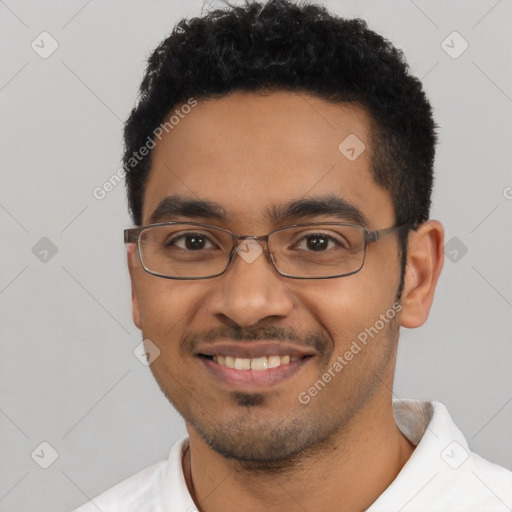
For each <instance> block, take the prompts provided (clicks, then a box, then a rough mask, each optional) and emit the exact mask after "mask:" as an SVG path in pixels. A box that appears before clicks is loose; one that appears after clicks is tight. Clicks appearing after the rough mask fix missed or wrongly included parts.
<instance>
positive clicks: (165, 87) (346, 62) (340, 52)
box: [123, 0, 436, 256]
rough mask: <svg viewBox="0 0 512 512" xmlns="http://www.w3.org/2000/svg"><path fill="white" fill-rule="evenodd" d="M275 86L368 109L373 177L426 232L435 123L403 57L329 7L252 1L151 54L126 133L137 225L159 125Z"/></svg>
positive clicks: (186, 30)
mask: <svg viewBox="0 0 512 512" xmlns="http://www.w3.org/2000/svg"><path fill="white" fill-rule="evenodd" d="M268 90H285V91H296V92H304V93H309V94H312V95H315V96H317V97H320V98H322V99H325V100H327V101H329V102H336V103H354V104H358V105H361V106H363V107H364V108H365V109H366V111H367V112H368V113H369V115H370V118H371V120H372V127H371V147H370V148H369V150H370V155H371V159H370V162H371V167H372V172H373V176H374V179H375V181H376V183H377V184H379V185H380V186H382V187H383V188H384V189H386V190H388V191H389V192H390V195H391V198H392V202H393V206H394V210H395V222H396V224H405V223H409V224H411V225H412V226H417V225H419V224H421V223H422V222H424V221H426V220H427V219H428V217H429V210H430V196H431V191H432V181H433V163H434V154H435V144H436V127H435V124H434V121H433V118H432V109H431V106H430V104H429V102H428V100H427V98H426V96H425V93H424V91H423V89H422V85H421V82H420V81H419V80H418V79H417V78H415V77H414V76H411V75H410V74H409V70H408V66H407V63H406V62H405V59H404V56H403V54H402V52H401V51H400V50H398V49H397V48H395V47H394V46H393V45H392V44H391V43H390V42H389V41H387V40H386V39H384V38H383V37H382V36H380V35H378V34H376V33H375V32H373V31H371V30H370V29H368V28H367V25H366V23H365V22H364V21H363V20H360V19H344V18H340V17H337V16H335V15H332V14H330V13H329V12H328V11H327V10H326V8H325V7H323V6H319V5H315V4H306V3H294V2H292V1H289V0H269V1H267V2H259V1H254V0H246V2H245V4H244V5H242V6H236V5H230V4H227V3H226V8H225V9H217V10H214V11H212V12H210V13H208V14H206V15H204V16H201V17H196V18H192V19H189V20H186V19H185V20H182V21H180V22H179V23H178V25H177V26H176V27H175V28H174V30H173V31H172V33H171V34H170V35H169V37H167V38H166V39H165V40H164V41H162V43H161V44H160V45H159V46H158V47H157V48H156V50H155V51H154V52H153V54H152V55H151V56H150V58H149V61H148V66H147V70H146V73H145V76H144V79H143V81H142V84H141V87H140V93H139V98H138V102H137V104H136V106H135V108H134V109H133V110H132V112H131V115H130V117H129V118H128V120H127V122H126V124H125V130H124V139H125V152H124V159H123V163H124V169H125V171H126V173H125V174H126V183H127V192H128V202H129V208H130V211H131V214H132V218H133V221H134V222H135V224H137V225H140V224H141V223H142V205H143V196H144V186H145V184H146V182H147V178H148V174H149V171H150V168H151V152H145V153H147V154H146V156H144V157H141V156H140V154H139V150H140V148H142V147H144V146H146V145H147V144H148V141H153V142H154V138H155V137H154V130H155V128H157V127H158V126H159V125H160V124H161V123H162V122H163V121H164V119H165V117H166V116H167V115H168V114H169V113H170V112H171V111H172V109H174V108H175V107H177V106H179V105H181V104H183V103H186V102H187V100H190V98H196V99H200V98H210V97H222V96H225V95H227V94H229V93H231V92H234V91H248V92H257V91H268ZM153 145H154V144H153ZM135 154H136V155H137V159H135V158H134V155H135ZM402 248H403V249H404V248H405V249H406V246H405V247H404V246H403V247H402ZM402 256H404V254H402Z"/></svg>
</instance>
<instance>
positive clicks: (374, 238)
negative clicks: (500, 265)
mask: <svg viewBox="0 0 512 512" xmlns="http://www.w3.org/2000/svg"><path fill="white" fill-rule="evenodd" d="M176 224H186V225H191V226H198V227H203V228H213V229H216V230H220V231H223V232H225V233H227V234H228V235H230V236H231V240H232V244H233V246H232V248H231V251H230V253H229V256H228V262H227V264H226V266H225V268H224V270H223V271H222V272H219V273H217V274H212V275H209V276H200V277H176V276H167V275H165V274H160V273H158V272H153V271H151V270H149V269H148V268H147V267H146V265H145V263H144V261H143V259H142V255H141V251H140V235H141V233H142V232H144V231H146V230H147V229H151V228H156V227H161V226H173V225H176ZM302 226H347V227H355V228H358V229H360V230H361V231H362V232H363V236H364V248H363V259H362V261H361V265H360V267H359V268H358V269H357V270H354V271H352V272H349V273H348V274H339V275H334V276H321V277H297V276H292V275H288V274H285V273H283V272H281V271H280V270H279V269H278V268H277V265H276V262H275V261H274V257H273V255H272V253H271V252H270V251H269V248H268V239H269V237H270V236H271V235H273V234H274V233H276V232H278V231H282V230H284V229H289V228H295V227H302ZM406 228H407V229H410V228H411V225H410V224H401V225H399V226H392V227H389V228H383V229H376V230H368V229H366V228H365V227H364V226H360V225H358V224H349V223H345V222H307V223H300V224H291V225H289V226H282V227H280V228H277V229H274V230H273V231H271V232H270V233H268V234H266V235H261V236H254V235H238V234H236V233H233V232H232V231H229V230H228V229H225V228H221V227H220V226H213V225H211V224H203V223H201V222H184V221H173V222H159V223H156V224H146V225H145V226H138V227H134V228H127V229H125V230H124V243H125V244H135V246H136V248H137V256H138V258H139V261H140V263H141V265H142V268H143V269H144V270H145V271H146V272H147V273H148V274H151V275H153V276H156V277H162V278H163V279H173V280H179V281H194V280H199V279H213V278H214V277H219V276H221V275H222V274H224V273H225V272H226V270H227V269H228V268H229V266H230V265H231V262H232V261H233V259H234V255H235V252H236V249H237V247H238V246H239V245H240V244H238V243H237V242H238V241H239V240H242V241H243V240H247V239H249V240H254V241H260V240H261V241H263V242H264V243H265V249H264V251H265V254H266V255H267V259H268V260H269V261H270V262H271V263H272V266H273V267H274V268H275V269H276V272H277V273H278V274H279V275H280V276H283V277H288V278H290V279H335V278H338V277H347V276H351V275H353V274H356V273H357V272H359V271H360V270H361V269H362V268H363V266H364V263H365V260H366V246H367V244H369V243H373V242H378V241H379V240H381V239H382V238H384V237H386V236H388V235H391V234H393V233H398V232H400V231H402V230H403V229H406Z"/></svg>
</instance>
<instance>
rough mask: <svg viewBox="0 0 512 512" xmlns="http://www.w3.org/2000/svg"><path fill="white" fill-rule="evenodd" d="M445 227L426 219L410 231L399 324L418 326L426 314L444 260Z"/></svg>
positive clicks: (411, 326)
mask: <svg viewBox="0 0 512 512" xmlns="http://www.w3.org/2000/svg"><path fill="white" fill-rule="evenodd" d="M443 246H444V229H443V226H442V225H441V223H440V222H438V221H435V220H429V221H427V222H425V223H423V224H421V226H419V228H418V229H417V230H416V231H412V232H411V233H410V235H409V247H408V251H407V268H406V274H405V283H404V291H403V294H402V312H401V315H400V325H401V326H402V327H409V328H414V327H419V326H421V325H422V324H424V323H425V321H426V320H427V318H428V314H429V311H430V307H431V305H432V301H433V299H434V292H435V288H436V285H437V281H438V279H439V275H440V274H441V270H442V268H443V263H444V249H443Z"/></svg>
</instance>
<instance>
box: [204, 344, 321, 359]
mask: <svg viewBox="0 0 512 512" xmlns="http://www.w3.org/2000/svg"><path fill="white" fill-rule="evenodd" d="M314 353H315V352H314V350H312V349H309V348H304V347H296V346H294V345H290V344H287V343H283V342H258V341H250V342H242V341H240V342H236V343H232V342H231V343H230V342H219V343H215V344H213V345H204V346H200V347H199V348H198V349H197V352H196V355H205V356H219V355H220V356H233V357H240V358H244V359H255V358H258V357H266V356H290V357H305V356H312V355H314Z"/></svg>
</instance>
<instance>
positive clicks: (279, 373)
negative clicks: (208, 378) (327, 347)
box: [199, 357, 312, 390]
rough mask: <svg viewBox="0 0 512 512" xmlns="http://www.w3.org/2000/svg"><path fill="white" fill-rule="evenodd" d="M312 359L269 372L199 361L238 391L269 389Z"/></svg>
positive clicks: (203, 359)
mask: <svg viewBox="0 0 512 512" xmlns="http://www.w3.org/2000/svg"><path fill="white" fill-rule="evenodd" d="M311 359H312V357H304V358H302V359H297V360H296V361H292V362H290V363H288V364H283V365H281V366H278V367H277V368H268V369H267V370H237V369H236V368H228V367H227V366H221V365H220V364H218V363H216V362H215V361H213V360H211V359H207V358H205V357H199V360H200V361H201V363H202V364H203V365H204V367H205V368H206V370H207V371H208V372H209V373H210V374H211V375H213V376H214V377H216V378H217V379H218V380H221V381H222V382H223V383H225V384H228V385H229V386H230V387H232V388H234V389H238V390H239V389H253V388H255V387H260V388H261V387H269V386H272V385H274V384H277V383H279V382H282V381H284V380H286V379H289V378H290V377H291V376H292V375H295V374H296V373H297V372H298V371H299V370H300V369H302V368H304V366H305V365H307V364H308V363H309V361H310V360H311Z"/></svg>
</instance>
